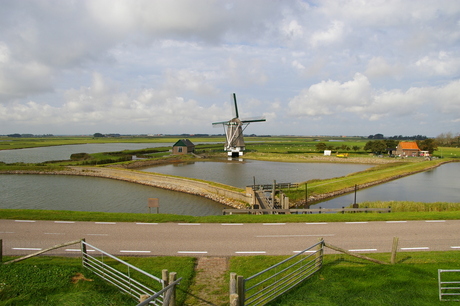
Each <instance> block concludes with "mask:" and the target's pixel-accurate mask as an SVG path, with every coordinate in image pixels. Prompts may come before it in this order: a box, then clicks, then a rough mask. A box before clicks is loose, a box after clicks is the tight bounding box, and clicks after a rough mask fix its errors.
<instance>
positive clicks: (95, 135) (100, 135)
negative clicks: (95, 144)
mask: <svg viewBox="0 0 460 306" xmlns="http://www.w3.org/2000/svg"><path fill="white" fill-rule="evenodd" d="M93 137H95V138H97V137H105V136H104V135H103V134H101V133H94V135H93Z"/></svg>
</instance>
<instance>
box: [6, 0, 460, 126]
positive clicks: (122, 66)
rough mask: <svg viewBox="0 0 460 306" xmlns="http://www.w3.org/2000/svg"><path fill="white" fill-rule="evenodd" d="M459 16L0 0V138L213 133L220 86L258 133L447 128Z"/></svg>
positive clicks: (325, 5) (241, 0)
mask: <svg viewBox="0 0 460 306" xmlns="http://www.w3.org/2000/svg"><path fill="white" fill-rule="evenodd" d="M459 19H460V3H458V1H451V0H436V1H434V0H420V1H417V2H414V1H404V0H389V1H387V0H385V1H384V0H376V1H374V0H372V1H370V0H365V1H354V0H352V1H349V0H325V1H316V2H314V3H308V2H305V1H303V0H291V1H275V0H251V1H245V0H232V1H229V2H228V1H227V2H220V1H213V0H178V1H169V0H158V1H150V0H82V1H72V0H62V1H34V0H21V1H15V0H5V1H3V2H2V10H0V118H1V119H2V121H1V122H2V126H1V128H2V130H0V134H6V133H14V132H24V133H27V132H30V131H31V130H32V131H36V132H37V133H56V134H57V133H81V132H82V131H88V130H91V131H92V132H94V129H98V130H99V131H102V128H105V129H118V131H117V132H122V133H123V132H125V133H133V132H139V133H142V132H154V131H152V129H157V130H161V132H163V133H168V132H188V131H192V132H203V133H206V132H209V133H214V132H215V131H214V130H210V129H209V127H210V122H213V121H218V120H219V119H222V117H223V118H224V119H226V118H227V115H226V114H227V113H231V112H229V110H230V100H229V98H228V97H229V95H230V94H231V93H232V92H236V93H237V95H238V97H241V98H239V102H241V109H242V112H244V113H245V114H247V115H248V116H257V115H260V114H262V113H265V114H266V116H267V119H268V118H269V119H270V120H269V121H267V123H266V124H264V126H263V128H262V127H261V128H260V129H261V130H262V131H263V132H264V134H269V133H273V134H292V133H297V132H299V131H301V130H299V126H301V125H302V124H303V123H304V122H303V120H302V118H305V117H307V118H314V119H315V123H316V125H312V128H313V129H316V128H317V127H322V128H323V127H325V126H326V127H327V128H328V129H329V130H328V133H329V134H337V133H340V134H347V133H348V134H359V133H361V132H362V131H363V127H365V126H370V127H376V125H377V124H378V127H380V128H388V129H397V128H401V129H408V130H413V129H416V128H420V130H419V131H414V132H407V133H406V132H404V131H400V132H398V134H410V133H416V134H428V133H430V134H431V135H432V134H433V133H441V132H444V129H448V130H452V131H455V130H459V129H460V125H459V124H460V121H459V120H458V115H456V114H458V113H460V111H459V109H458V107H459V106H458V105H459V104H460V103H459V101H458V98H457V97H458V96H459V95H458V90H457V88H458V87H459V84H458V82H457V80H458V78H459V75H460V74H459V72H460V48H459V46H460V45H459V44H460V23H459V22H458V20H459ZM257 101H260V103H261V104H260V105H257V103H255V102H257ZM293 118H294V119H293ZM296 118H297V119H296ZM400 118H411V120H412V122H414V121H416V122H422V121H423V122H431V121H436V122H437V123H438V124H435V125H431V127H428V124H425V125H423V126H422V125H421V124H404V125H402V124H401V120H400ZM297 120H299V121H297ZM351 120H354V121H353V124H351V123H350V122H351ZM406 121H409V120H406ZM406 121H405V122H406ZM332 122H333V123H334V124H332ZM70 125H71V126H70ZM184 129H186V131H184ZM255 129H256V130H257V129H259V127H257V128H255ZM433 129H436V132H433ZM197 130H199V131H197ZM251 130H252V128H251ZM107 132H111V131H107ZM305 132H307V133H315V131H314V130H311V129H306V130H305ZM323 132H324V131H323V130H321V133H323ZM376 132H385V131H376ZM369 134H370V133H369Z"/></svg>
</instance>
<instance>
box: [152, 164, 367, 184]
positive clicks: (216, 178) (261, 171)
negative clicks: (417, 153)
mask: <svg viewBox="0 0 460 306" xmlns="http://www.w3.org/2000/svg"><path fill="white" fill-rule="evenodd" d="M370 167H372V166H371V165H363V164H332V163H330V164H328V163H281V162H267V161H258V160H244V161H236V160H231V161H228V160H225V161H221V162H215V161H214V162H212V161H206V162H192V163H180V164H169V165H160V166H155V167H149V168H146V169H143V171H146V172H156V173H163V174H169V175H176V176H182V177H189V178H197V179H202V180H207V181H213V182H219V183H222V184H226V185H230V186H235V187H240V188H244V187H245V186H249V185H253V184H254V180H255V182H256V184H271V183H273V181H274V180H276V181H277V182H278V183H299V182H305V181H308V180H311V179H326V178H332V177H338V176H344V175H347V174H350V173H353V172H358V171H363V170H365V169H368V168H370Z"/></svg>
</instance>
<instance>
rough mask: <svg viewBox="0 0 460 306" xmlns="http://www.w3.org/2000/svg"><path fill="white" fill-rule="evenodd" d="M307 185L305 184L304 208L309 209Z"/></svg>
mask: <svg viewBox="0 0 460 306" xmlns="http://www.w3.org/2000/svg"><path fill="white" fill-rule="evenodd" d="M307 187H308V185H307V183H305V206H304V208H309V206H308V189H307Z"/></svg>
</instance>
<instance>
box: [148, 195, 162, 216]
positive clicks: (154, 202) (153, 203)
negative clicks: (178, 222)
mask: <svg viewBox="0 0 460 306" xmlns="http://www.w3.org/2000/svg"><path fill="white" fill-rule="evenodd" d="M148 207H149V213H152V207H156V208H157V214H158V213H159V208H160V201H159V200H158V198H149V199H148Z"/></svg>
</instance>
